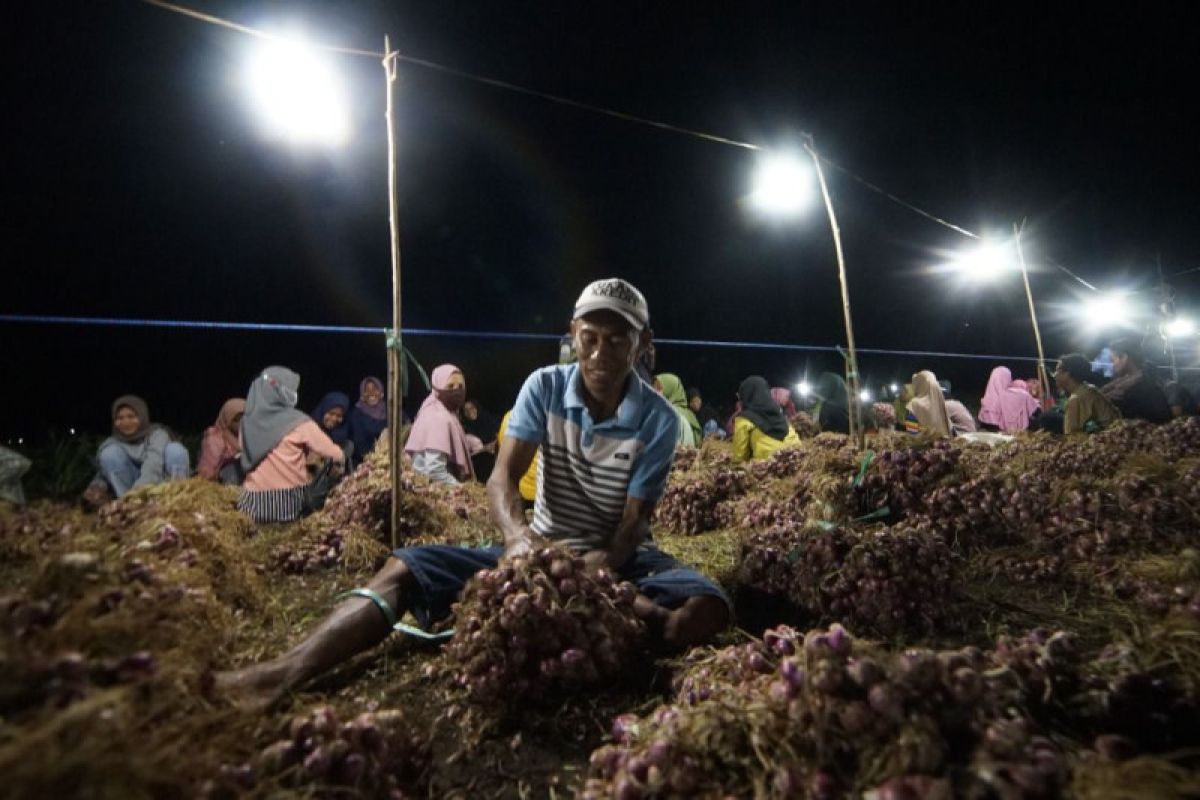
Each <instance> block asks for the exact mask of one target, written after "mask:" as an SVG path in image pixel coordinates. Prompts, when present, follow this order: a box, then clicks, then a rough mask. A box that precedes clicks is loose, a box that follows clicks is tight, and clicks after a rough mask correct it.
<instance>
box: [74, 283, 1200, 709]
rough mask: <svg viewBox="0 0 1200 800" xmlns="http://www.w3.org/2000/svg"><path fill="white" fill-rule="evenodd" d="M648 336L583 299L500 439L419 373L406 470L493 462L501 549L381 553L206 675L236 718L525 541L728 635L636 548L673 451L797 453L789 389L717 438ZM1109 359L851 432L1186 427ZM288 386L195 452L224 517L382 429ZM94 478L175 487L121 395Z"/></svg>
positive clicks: (696, 638) (473, 409)
mask: <svg viewBox="0 0 1200 800" xmlns="http://www.w3.org/2000/svg"><path fill="white" fill-rule="evenodd" d="M649 321H650V315H649V307H648V305H647V302H646V299H645V297H644V296H643V295H642V294H641V292H640V291H638V290H637V289H636V288H635V287H633V286H632V285H631V284H629V283H628V282H626V281H624V280H622V279H619V278H612V279H607V280H602V281H596V282H594V283H592V284H589V285H588V286H587V287H586V288H585V289H584V291H583V293H582V294H581V295H580V297H579V299H578V301H577V302H576V305H575V308H574V313H573V315H572V319H571V324H570V338H571V347H570V353H571V354H572V358H571V359H569V362H570V363H565V364H558V365H556V366H550V367H545V368H542V369H539V370H537V371H535V372H534V373H533V374H532V375H530V376H529V377H528V378H527V379H526V381H525V382H524V385H523V386H522V387H521V389H520V392H519V394H518V396H517V399H516V402H515V404H514V406H513V408H512V409H511V410H510V411H509V412H508V413H507V414H506V415H505V416H504V418H503V419H502V420H501V421H500V422H499V423H496V422H495V420H494V419H493V418H491V416H490V415H488V414H487V413H486V412H485V411H484V410H483V409H482V407H481V406H480V405H479V404H478V403H477V402H474V401H470V400H467V397H466V390H467V384H466V378H465V376H464V374H463V372H462V370H460V369H459V368H458V367H456V366H454V365H453V364H443V365H441V366H439V367H438V368H437V369H435V370H434V371H433V373H432V379H431V384H432V385H431V390H430V392H429V395H428V396H427V397H426V398H425V399H424V402H423V403H422V405H421V407H420V411H419V412H418V413H417V415H416V417H415V419H414V420H413V421H412V425H411V428H410V429H409V430H408V431H407V438H406V439H405V446H404V452H405V455H406V457H407V458H408V459H409V460H410V461H411V465H412V468H413V469H414V470H416V471H418V472H420V473H422V474H424V475H427V476H428V477H429V478H431V479H432V480H434V481H439V482H444V483H459V482H463V481H470V480H474V479H478V478H479V477H480V475H481V474H482V473H483V470H480V469H478V468H477V466H476V460H478V459H480V458H481V457H486V458H489V459H492V460H493V462H494V463H489V464H488V465H487V468H488V471H490V477H488V478H487V479H486V483H487V492H488V498H489V504H490V507H491V515H492V519H493V521H494V523H495V524H496V526H497V528H498V529H499V530H500V531H501V532H502V533H503V535H504V544H503V546H499V547H491V548H462V547H450V546H442V545H433V546H424V547H413V548H403V549H399V550H396V551H395V552H394V553H393V557H392V558H390V559H389V560H388V562H387V564H386V565H385V566H384V567H383V569H382V570H381V571H380V572H379V573H378V574H377V575H376V576H375V577H374V578H373V579H372V580H371V581H370V582H369V584H368V585H367V586H366V587H363V588H361V589H357V590H354V591H352V592H350V593H348V594H349V595H350V596H351V599H349V600H346V601H344V602H342V603H341V604H340V605H339V606H338V607H337V608H335V609H334V610H333V612H332V613H331V614H330V615H329V616H328V617H327V618H326V619H325V620H323V621H322V622H321V623H319V624H318V625H317V627H316V628H315V629H314V630H313V631H311V632H310V633H309V635H307V636H306V637H305V638H304V639H303V640H302V641H301V642H300V643H299V644H297V645H296V646H295V647H293V648H292V649H291V650H290V651H288V652H287V653H285V654H284V655H282V656H280V657H278V658H276V659H273V660H271V661H268V662H265V663H262V664H258V665H254V666H250V667H246V668H243V669H240V670H236V671H232V672H227V673H222V674H221V675H219V676H218V679H217V686H218V687H219V688H220V689H222V690H225V691H227V692H229V693H231V694H234V695H237V696H239V697H241V698H242V699H244V700H245V702H248V703H254V704H261V703H268V702H271V701H273V700H275V699H278V698H279V697H281V696H282V695H283V694H284V693H286V692H287V691H289V690H290V689H292V688H295V687H297V686H299V685H301V684H303V683H305V682H307V681H309V680H310V679H312V678H314V677H315V676H317V675H319V674H321V673H323V672H325V671H326V670H328V669H329V668H331V667H332V666H334V665H336V664H338V663H340V662H342V661H344V660H345V659H347V658H349V657H350V656H352V655H354V654H355V653H357V652H360V651H361V650H364V649H366V648H368V647H370V646H372V645H373V644H375V643H376V642H378V641H380V640H382V639H383V638H384V637H386V636H387V635H388V633H390V632H391V630H392V623H393V622H394V621H395V620H396V619H398V618H399V617H400V616H402V615H403V613H404V612H405V611H411V612H412V613H413V615H414V616H415V617H416V619H417V620H418V621H419V622H421V624H422V625H426V626H427V625H429V624H431V623H433V622H436V621H438V620H440V619H441V618H443V617H445V616H446V615H447V614H448V613H449V610H450V606H451V604H452V603H453V601H454V600H455V598H456V597H457V595H458V593H459V591H460V590H461V589H462V586H463V585H464V584H465V582H466V581H467V580H468V579H469V578H470V577H471V576H472V575H474V574H475V573H476V572H477V571H478V570H480V569H484V568H489V567H494V566H495V565H496V563H497V561H498V559H500V558H501V557H504V556H510V557H511V556H516V555H520V554H523V553H527V552H529V551H530V550H531V549H532V548H536V547H539V546H540V543H542V542H555V543H557V544H559V545H562V546H564V547H568V548H571V549H573V550H575V551H577V552H578V553H580V554H581V555H582V557H583V558H584V559H585V561H587V562H588V563H589V564H592V565H594V566H596V567H598V568H599V567H604V568H608V569H610V570H613V571H614V572H615V573H616V574H617V575H619V576H620V577H621V578H623V579H626V580H629V581H631V582H632V583H633V584H634V585H635V586H636V587H637V589H638V597H637V601H636V603H635V611H636V613H638V614H639V615H640V616H641V617H642V618H643V619H644V620H645V621H646V623H647V624H648V625H649V628H650V630H651V631H652V632H653V634H654V635H655V636H657V637H658V638H659V639H661V640H662V641H664V642H665V643H667V644H669V645H677V646H685V645H690V644H695V643H700V642H704V641H708V640H710V639H711V638H712V637H713V636H714V635H715V634H716V633H717V632H718V631H719V630H721V629H722V628H723V627H724V626H725V625H726V624H728V621H729V619H730V611H731V609H730V604H729V600H728V598H727V597H726V595H725V594H724V592H723V591H722V590H721V589H720V587H718V586H717V585H716V584H715V583H713V582H712V581H711V580H709V579H708V578H707V577H705V576H703V575H701V574H700V573H698V572H696V571H695V570H692V569H691V568H689V567H687V566H685V565H683V564H681V563H679V562H677V561H676V560H675V559H673V558H672V557H671V556H668V555H666V554H664V553H662V552H661V551H659V550H658V549H657V548H656V546H655V545H654V541H653V538H652V537H651V536H650V519H651V514H652V512H653V509H654V505H655V503H656V502H657V501H658V499H659V498H660V497H661V495H662V493H663V490H664V489H665V486H666V482H667V476H668V474H669V472H670V468H671V464H672V460H673V457H674V454H675V452H676V449H677V448H678V447H680V446H685V447H686V446H695V445H698V444H700V443H701V442H702V440H703V439H704V438H705V437H720V438H724V437H729V438H731V439H732V444H733V457H734V459H735V460H738V461H746V460H751V459H761V458H766V457H768V456H769V455H770V454H771V453H773V452H775V451H776V450H779V449H780V448H783V447H788V446H790V445H794V444H796V443H798V441H799V439H798V437H797V433H796V430H795V425H794V418H795V417H796V415H797V413H798V412H797V410H796V407H795V403H794V402H793V399H792V396H791V392H790V391H788V390H784V389H780V388H779V387H775V388H774V389H773V388H772V387H771V386H770V385H769V384H768V382H767V381H766V380H765V379H764V378H763V377H761V376H757V375H756V376H750V377H748V378H746V379H745V380H743V381H742V383H741V384H740V386H739V387H738V392H737V405H736V407H735V409H734V413H733V415H732V417H731V418H729V419H727V420H726V421H725V422H724V424H722V422H721V415H720V414H718V412H717V411H716V410H715V409H713V408H712V407H710V406H709V405H707V404H706V403H705V402H704V400H703V396H702V394H701V393H700V392H699V391H698V390H696V389H691V390H685V389H684V386H683V383H682V382H681V381H680V379H679V378H678V376H676V375H674V374H672V373H658V374H657V375H655V374H653V373H652V372H651V370H650V368H651V367H652V365H653V358H652V355H649V354H652V333H651V331H650V327H649ZM1112 351H1113V354H1114V358H1113V366H1114V371H1115V378H1114V379H1113V380H1112V381H1111V382H1109V383H1108V384H1106V385H1105V386H1103V387H1101V388H1097V387H1096V386H1095V385H1094V383H1093V381H1094V378H1093V373H1092V365H1091V363H1090V362H1088V361H1087V359H1085V358H1084V357H1083V356H1080V355H1078V354H1071V355H1067V356H1064V357H1062V359H1061V360H1060V361H1059V363H1058V366H1057V368H1056V370H1055V371H1054V381H1055V383H1056V385H1057V387H1058V389H1059V390H1060V391H1062V392H1064V393H1065V395H1066V396H1065V397H1064V398H1063V399H1062V400H1061V401H1057V402H1056V401H1055V400H1054V398H1053V397H1051V396H1043V395H1050V394H1052V392H1049V391H1046V392H1043V391H1041V389H1040V387H1041V382H1040V381H1025V382H1023V381H1020V380H1014V379H1013V378H1012V375H1011V372H1010V371H1009V370H1008V369H1007V368H1005V367H997V368H996V369H995V370H993V372H992V375H991V377H990V379H989V381H988V385H987V391H986V392H985V394H984V396H983V398H982V402H981V405H980V411H979V415H978V418H976V417H974V416H973V415H972V414H971V413H970V412H969V411H968V410H967V409H966V407H965V406H963V404H962V403H960V402H958V401H956V400H954V399H953V398H952V397H948V386H946V385H945V384H943V383H939V382H938V380H937V378H936V376H935V375H934V374H933V373H932V372H929V371H927V370H924V371H921V372H918V373H916V374H915V375H914V376H913V380H912V383H911V386H909V387H906V391H905V393H904V396H903V397H902V398H901V402H902V405H901V406H900V407H899V408H897V409H896V412H899V411H903V414H902V415H901V414H900V413H895V412H890V413H888V414H883V413H881V412H880V410H879V409H878V406H879V405H881V404H876V406H875V407H871V408H869V409H867V410H866V411H865V413H864V417H863V422H864V425H865V426H866V427H867V428H868V429H869V428H871V427H887V426H890V425H892V424H894V421H895V420H898V419H901V416H902V417H903V423H902V427H903V428H904V429H906V430H910V431H913V432H917V433H926V434H930V435H942V436H953V435H956V434H959V433H966V432H971V431H975V430H978V429H983V430H992V431H999V432H1004V433H1011V432H1015V431H1020V430H1025V429H1029V428H1042V429H1046V430H1058V431H1061V432H1063V433H1076V432H1087V431H1090V430H1096V429H1099V428H1101V427H1103V426H1105V425H1107V424H1108V423H1110V422H1111V421H1112V420H1114V419H1117V418H1118V417H1121V416H1125V417H1139V418H1145V419H1151V420H1152V421H1158V422H1161V421H1165V420H1166V419H1169V418H1170V417H1171V416H1172V414H1173V413H1175V414H1178V413H1191V412H1192V411H1194V409H1193V408H1192V406H1194V405H1195V404H1194V402H1192V401H1191V400H1190V398H1187V397H1185V396H1183V395H1182V394H1179V393H1178V392H1177V393H1176V394H1175V395H1173V396H1172V397H1171V399H1170V400H1169V399H1168V395H1167V393H1165V392H1164V390H1163V388H1162V387H1159V386H1158V385H1157V384H1156V383H1155V382H1154V380H1153V378H1152V377H1151V376H1150V375H1149V374H1148V373H1147V372H1146V371H1145V370H1144V369H1143V368H1142V366H1141V359H1140V354H1139V353H1138V351H1137V350H1136V348H1134V347H1133V346H1132V345H1131V344H1129V343H1127V342H1117V343H1114V344H1113V346H1112ZM648 356H649V358H648ZM299 386H300V376H299V375H297V374H296V373H295V372H293V371H291V370H289V369H287V368H285V367H279V366H273V367H268V368H267V369H265V370H263V371H262V372H261V373H260V374H259V375H258V376H256V377H255V378H254V380H253V382H252V383H251V385H250V388H249V391H248V392H247V396H246V398H245V400H242V399H240V398H235V399H231V400H229V401H226V403H225V404H224V405H223V406H222V408H221V411H220V413H219V414H218V417H217V420H216V423H215V424H214V425H213V426H212V427H210V428H209V429H208V430H207V431H206V432H205V435H204V441H203V444H202V446H201V455H200V464H199V467H198V469H197V472H198V474H199V475H201V476H203V477H204V478H208V479H210V480H214V481H221V482H225V483H237V484H240V486H241V495H240V497H239V501H238V506H239V508H241V509H242V510H243V511H244V512H246V513H247V514H249V515H250V516H251V517H253V518H254V519H256V520H258V521H264V522H266V521H286V520H291V519H295V518H297V517H298V516H300V515H302V514H304V513H306V511H309V510H312V509H313V508H314V506H315V505H317V504H319V503H320V502H321V501H322V498H323V493H324V492H327V491H328V486H329V485H330V484H331V483H332V481H334V480H336V478H337V477H338V475H339V474H340V473H341V472H343V471H344V470H345V468H346V467H347V466H348V465H350V464H352V463H354V461H356V460H361V459H362V458H363V457H364V455H365V454H366V453H367V452H369V451H370V449H371V448H372V447H373V446H375V443H376V441H377V440H378V439H379V438H380V434H381V433H382V431H383V430H384V428H385V427H386V424H387V413H386V410H385V408H386V407H385V406H384V404H383V399H384V386H383V384H382V382H381V381H379V380H378V379H375V378H367V379H364V381H363V382H362V385H361V386H360V387H359V388H360V391H359V394H360V398H359V401H358V402H357V403H356V404H355V405H354V406H353V407H350V404H349V398H348V397H346V395H344V394H339V393H332V394H329V395H326V396H325V397H324V398H322V400H321V402H320V403H318V405H317V406H316V408H315V410H314V413H313V414H312V415H308V414H304V413H302V412H300V411H298V410H297V409H296V405H297V402H298V400H299ZM817 395H818V396H819V399H820V408H819V409H817V410H816V411H815V413H814V418H815V419H814V421H815V422H817V423H818V424H819V425H820V426H821V427H822V428H823V429H825V430H837V431H846V430H848V428H849V421H850V414H851V413H852V411H851V409H852V408H853V407H854V406H853V405H852V404H851V403H850V402H849V393H848V390H847V386H846V383H845V381H844V380H842V378H841V377H840V376H838V375H835V374H832V373H827V374H826V375H824V376H822V379H821V381H820V382H819V384H818V389H817ZM889 408H890V407H889ZM347 412H348V413H347ZM1056 426H1058V427H1057V428H1056ZM98 462H99V466H100V474H99V475H98V476H97V479H96V481H95V482H94V483H93V485H92V486H91V487H89V490H88V491H89V493H92V494H93V495H95V496H94V497H93V498H92V499H93V500H96V499H99V496H100V495H104V496H107V495H108V494H112V495H117V496H120V495H122V494H124V493H125V492H127V491H129V490H130V489H132V488H134V487H137V486H142V485H146V484H149V483H155V482H158V481H162V480H167V479H171V478H179V477H184V476H186V475H188V474H189V472H190V468H189V461H188V454H187V451H186V450H185V449H184V448H183V447H182V446H181V445H180V444H179V443H178V442H176V441H174V440H173V437H172V435H171V434H170V432H169V431H168V430H167V429H165V428H163V427H161V426H158V425H155V424H153V423H152V422H151V420H150V414H149V410H148V409H147V407H146V403H145V402H144V401H143V400H141V399H140V398H138V397H134V396H131V395H126V396H123V397H120V398H118V399H117V400H116V401H115V402H114V403H113V406H112V434H111V436H110V437H109V438H108V439H106V440H105V441H104V443H103V444H102V445H101V447H100V451H99V454H98Z"/></svg>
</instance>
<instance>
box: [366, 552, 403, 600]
mask: <svg viewBox="0 0 1200 800" xmlns="http://www.w3.org/2000/svg"><path fill="white" fill-rule="evenodd" d="M412 583H413V574H412V570H410V569H409V568H408V565H407V564H405V563H404V562H403V561H401V560H400V559H398V558H396V557H395V556H391V557H389V558H388V560H387V563H386V564H384V565H383V568H382V569H380V570H379V572H376V573H375V577H374V578H372V579H371V583H370V587H371V589H373V590H375V591H376V592H379V593H380V594H384V593H390V592H392V591H395V592H397V593H398V594H399V593H402V592H403V591H405V590H407V589H408V588H409V587H410V586H412Z"/></svg>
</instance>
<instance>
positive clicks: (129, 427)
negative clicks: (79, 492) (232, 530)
mask: <svg viewBox="0 0 1200 800" xmlns="http://www.w3.org/2000/svg"><path fill="white" fill-rule="evenodd" d="M97 459H98V460H99V462H100V474H99V475H97V476H96V477H95V478H94V479H93V480H92V483H91V485H90V486H88V488H87V491H85V492H84V500H85V501H86V502H88V503H92V504H96V503H100V502H103V501H104V500H105V499H107V497H108V494H109V492H111V493H112V494H114V495H116V496H117V497H124V496H125V494H126V492H128V491H129V490H130V489H137V488H138V487H141V486H153V485H154V484H156V483H162V482H163V481H165V480H168V479H170V480H175V479H178V478H186V477H188V474H189V473H190V472H191V464H190V461H189V459H188V452H187V448H185V447H184V446H183V445H181V444H180V443H179V442H172V441H171V435H170V434H169V433H167V429H166V428H164V427H162V426H161V425H154V424H151V422H150V409H149V408H148V407H147V406H146V401H145V400H143V399H142V398H140V397H137V396H135V395H132V394H127V395H123V396H121V397H118V398H117V399H116V400H114V401H113V404H112V435H111V436H109V437H108V438H107V439H105V440H104V441H103V442H101V443H100V450H99V452H98V454H97Z"/></svg>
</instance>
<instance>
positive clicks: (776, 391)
mask: <svg viewBox="0 0 1200 800" xmlns="http://www.w3.org/2000/svg"><path fill="white" fill-rule="evenodd" d="M771 399H772V400H774V401H775V404H776V405H777V406H779V407H780V408H782V409H783V413H784V414H785V415H787V416H788V417H794V416H796V404H795V403H793V402H792V393H791V392H790V391H788V390H787V389H785V388H783V387H782V386H772V387H771Z"/></svg>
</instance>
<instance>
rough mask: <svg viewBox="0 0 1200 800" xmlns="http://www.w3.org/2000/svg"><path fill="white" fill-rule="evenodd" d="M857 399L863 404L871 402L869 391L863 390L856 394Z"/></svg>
mask: <svg viewBox="0 0 1200 800" xmlns="http://www.w3.org/2000/svg"><path fill="white" fill-rule="evenodd" d="M858 399H859V400H862V401H863V402H864V403H869V402H871V390H870V389H863V390H862V391H861V392H859V393H858Z"/></svg>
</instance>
